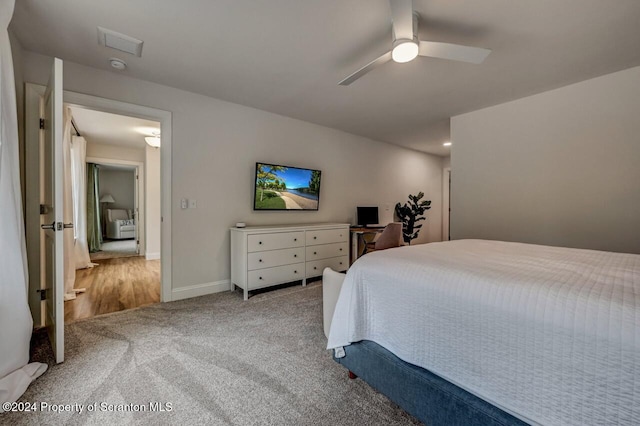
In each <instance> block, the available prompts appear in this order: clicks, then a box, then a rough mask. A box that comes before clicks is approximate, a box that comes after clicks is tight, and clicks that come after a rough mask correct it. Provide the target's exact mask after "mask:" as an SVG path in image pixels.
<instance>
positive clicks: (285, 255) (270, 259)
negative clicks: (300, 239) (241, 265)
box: [247, 247, 304, 271]
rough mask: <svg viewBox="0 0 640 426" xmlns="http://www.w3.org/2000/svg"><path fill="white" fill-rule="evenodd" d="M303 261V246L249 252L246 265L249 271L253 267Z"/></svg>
mask: <svg viewBox="0 0 640 426" xmlns="http://www.w3.org/2000/svg"><path fill="white" fill-rule="evenodd" d="M299 262H304V247H296V248H291V249H282V250H271V251H257V252H254V253H249V256H248V258H247V266H248V269H249V270H250V271H252V270H254V269H264V268H271V267H274V266H281V265H290V264H292V263H299Z"/></svg>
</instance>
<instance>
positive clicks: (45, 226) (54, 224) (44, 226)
mask: <svg viewBox="0 0 640 426" xmlns="http://www.w3.org/2000/svg"><path fill="white" fill-rule="evenodd" d="M40 228H42V229H51V230H54V231H55V230H56V222H55V221H53V222H51V225H40Z"/></svg>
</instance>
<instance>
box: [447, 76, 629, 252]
mask: <svg viewBox="0 0 640 426" xmlns="http://www.w3.org/2000/svg"><path fill="white" fill-rule="evenodd" d="M451 131H452V141H453V146H452V189H451V195H452V206H451V208H452V211H451V214H452V216H451V232H452V237H453V238H456V239H458V238H488V239H498V240H508V241H523V242H531V243H539V244H547V245H556V246H569V247H581V248H591V249H601V250H611V251H620V252H631V253H640V238H638V236H639V235H640V167H639V164H640V67H636V68H631V69H628V70H625V71H621V72H617V73H613V74H609V75H606V76H602V77H598V78H594V79H592V80H587V81H584V82H581V83H577V84H573V85H570V86H566V87H563V88H560V89H557V90H552V91H550V92H545V93H542V94H539V95H535V96H531V97H527V98H524V99H520V100H517V101H513V102H509V103H506V104H502V105H498V106H494V107H491V108H486V109H483V110H480V111H476V112H472V113H468V114H464V115H461V116H458V117H454V118H453V119H452V123H451Z"/></svg>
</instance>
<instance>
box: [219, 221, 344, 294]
mask: <svg viewBox="0 0 640 426" xmlns="http://www.w3.org/2000/svg"><path fill="white" fill-rule="evenodd" d="M327 266H328V267H330V268H331V269H333V270H335V271H345V270H347V268H348V267H349V224H348V223H317V224H307V225H284V226H283V225H278V226H250V227H246V228H231V290H233V289H234V288H235V287H234V286H238V287H240V288H242V289H243V290H244V300H247V299H248V298H249V291H251V290H256V289H259V288H264V287H269V286H274V285H278V284H283V283H288V282H291V281H298V280H301V281H302V285H303V286H304V285H306V283H307V278H312V277H317V276H320V275H322V270H323V269H324V268H326V267H327Z"/></svg>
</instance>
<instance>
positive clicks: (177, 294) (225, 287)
mask: <svg viewBox="0 0 640 426" xmlns="http://www.w3.org/2000/svg"><path fill="white" fill-rule="evenodd" d="M230 285H231V280H228V279H227V280H221V281H214V282H211V283H204V284H196V285H190V286H188V287H179V288H174V289H173V290H172V291H171V300H172V301H176V300H182V299H188V298H190V297H198V296H204V295H205V294H212V293H220V292H222V291H229V287H230Z"/></svg>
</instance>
